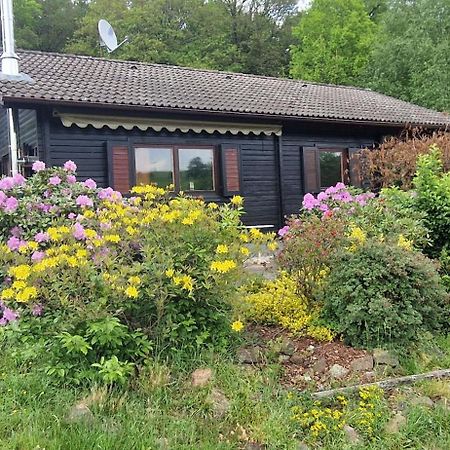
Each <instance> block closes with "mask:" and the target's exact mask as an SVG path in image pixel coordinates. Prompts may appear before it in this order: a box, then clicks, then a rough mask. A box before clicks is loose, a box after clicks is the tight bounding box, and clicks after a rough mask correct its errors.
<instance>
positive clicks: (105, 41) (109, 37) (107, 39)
mask: <svg viewBox="0 0 450 450" xmlns="http://www.w3.org/2000/svg"><path fill="white" fill-rule="evenodd" d="M98 34H99V35H100V45H102V46H103V47H106V50H107V51H108V53H112V52H113V51H114V50H116V49H118V48H119V47H120V46H121V45H122V44H125V42H127V41H128V37H127V36H126V37H125V39H124V40H123V41H122V42H121V43H120V44H118V43H117V36H116V33H115V32H114V29H113V27H112V26H111V25H110V23H109V22H108V21H106V20H105V19H100V20H99V21H98Z"/></svg>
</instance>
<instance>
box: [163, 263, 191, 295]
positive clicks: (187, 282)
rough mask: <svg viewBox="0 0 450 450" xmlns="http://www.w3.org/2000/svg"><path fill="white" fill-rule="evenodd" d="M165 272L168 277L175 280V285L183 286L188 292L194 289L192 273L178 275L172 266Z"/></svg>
mask: <svg viewBox="0 0 450 450" xmlns="http://www.w3.org/2000/svg"><path fill="white" fill-rule="evenodd" d="M165 274H166V277H167V278H170V279H171V280H172V281H173V283H174V284H175V286H181V288H182V289H185V290H186V291H188V292H192V291H193V290H194V279H193V278H192V277H191V276H190V275H186V274H182V275H177V274H176V272H175V270H174V269H172V268H170V269H167V270H166V272H165Z"/></svg>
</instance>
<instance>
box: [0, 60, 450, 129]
mask: <svg viewBox="0 0 450 450" xmlns="http://www.w3.org/2000/svg"><path fill="white" fill-rule="evenodd" d="M18 53H19V56H20V70H21V72H24V73H26V74H27V75H29V76H30V77H31V78H32V79H33V82H32V83H30V82H23V81H19V82H18V81H4V80H3V81H0V93H1V95H2V96H3V97H4V98H5V99H27V100H38V101H48V102H52V103H54V104H58V103H59V102H64V103H67V102H70V103H72V102H73V103H76V104H80V103H82V104H98V105H104V106H115V105H121V106H131V107H136V108H142V107H151V108H158V107H159V108H170V109H175V110H180V111H186V110H191V111H203V112H205V111H206V112H216V113H239V114H250V115H253V116H255V115H264V116H272V117H274V118H275V119H276V118H286V117H292V118H321V119H331V120H349V121H368V122H377V123H380V122H381V123H393V124H394V123H395V124H415V125H450V116H448V115H446V114H443V113H439V112H436V111H432V110H429V109H426V108H422V107H420V106H416V105H413V104H411V103H407V102H404V101H401V100H397V99H394V98H392V97H388V96H386V95H382V94H379V93H376V92H373V91H371V90H368V89H360V88H353V87H347V86H334V85H327V84H318V83H310V82H303V81H297V80H288V79H280V78H271V77H263V76H256V75H246V74H240V73H229V72H217V71H210V70H199V69H188V68H183V67H175V66H168V65H161V64H146V63H139V62H133V61H120V60H113V59H106V58H94V57H87V56H76V55H69V54H57V53H44V52H37V51H20V52H18Z"/></svg>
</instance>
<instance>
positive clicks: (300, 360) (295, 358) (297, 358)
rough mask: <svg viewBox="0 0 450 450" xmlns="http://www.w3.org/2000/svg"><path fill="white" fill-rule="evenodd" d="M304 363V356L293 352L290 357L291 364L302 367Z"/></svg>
mask: <svg viewBox="0 0 450 450" xmlns="http://www.w3.org/2000/svg"><path fill="white" fill-rule="evenodd" d="M304 362H305V355H304V354H303V353H300V352H295V353H294V354H293V355H292V356H291V363H292V364H295V365H297V366H301V365H303V364H304Z"/></svg>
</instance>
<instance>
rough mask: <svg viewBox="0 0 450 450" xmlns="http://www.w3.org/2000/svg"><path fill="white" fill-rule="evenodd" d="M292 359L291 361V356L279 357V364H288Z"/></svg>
mask: <svg viewBox="0 0 450 450" xmlns="http://www.w3.org/2000/svg"><path fill="white" fill-rule="evenodd" d="M290 359H291V357H290V356H289V355H278V362H279V363H280V364H283V363H285V362H288V361H289V360H290Z"/></svg>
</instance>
